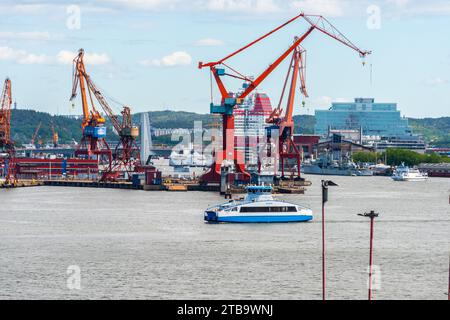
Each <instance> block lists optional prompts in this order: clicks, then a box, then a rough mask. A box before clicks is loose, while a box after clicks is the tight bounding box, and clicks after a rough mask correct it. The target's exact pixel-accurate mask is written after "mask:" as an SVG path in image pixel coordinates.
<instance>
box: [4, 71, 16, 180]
mask: <svg viewBox="0 0 450 320" xmlns="http://www.w3.org/2000/svg"><path fill="white" fill-rule="evenodd" d="M11 104H12V93H11V80H10V79H9V78H7V79H6V80H5V83H4V85H3V91H2V95H1V100H0V157H1V158H2V159H3V161H2V162H3V166H4V173H5V182H4V184H5V185H13V184H15V183H16V182H17V177H16V172H15V169H16V166H15V157H16V153H15V148H14V142H13V141H12V140H11Z"/></svg>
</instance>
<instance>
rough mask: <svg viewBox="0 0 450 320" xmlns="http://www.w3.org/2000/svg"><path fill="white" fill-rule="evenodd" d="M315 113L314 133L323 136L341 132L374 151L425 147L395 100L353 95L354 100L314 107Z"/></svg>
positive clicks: (349, 138) (422, 150) (423, 150)
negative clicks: (384, 101)
mask: <svg viewBox="0 0 450 320" xmlns="http://www.w3.org/2000/svg"><path fill="white" fill-rule="evenodd" d="M315 115H316V125H315V133H316V134H317V135H320V136H321V137H322V138H325V139H329V138H331V137H332V135H333V134H340V135H342V136H344V137H345V138H346V139H348V140H350V141H353V142H355V143H358V144H362V145H367V146H370V147H373V148H375V149H376V150H377V151H384V150H386V149H387V148H402V149H409V150H413V151H416V152H420V153H423V152H425V149H426V144H425V142H424V141H423V139H422V138H421V137H420V136H417V135H415V134H414V133H413V130H412V129H411V127H410V126H409V123H408V119H407V118H405V117H402V116H401V113H400V111H399V110H398V109H397V104H396V103H376V102H375V99H373V98H356V99H355V101H354V102H335V103H332V105H331V108H330V109H329V110H316V112H315Z"/></svg>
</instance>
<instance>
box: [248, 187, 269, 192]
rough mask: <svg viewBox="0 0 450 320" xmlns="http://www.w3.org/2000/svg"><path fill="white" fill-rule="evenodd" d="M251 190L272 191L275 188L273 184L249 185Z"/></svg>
mask: <svg viewBox="0 0 450 320" xmlns="http://www.w3.org/2000/svg"><path fill="white" fill-rule="evenodd" d="M247 190H249V191H266V192H268V191H272V190H273V188H272V187H271V186H249V187H247Z"/></svg>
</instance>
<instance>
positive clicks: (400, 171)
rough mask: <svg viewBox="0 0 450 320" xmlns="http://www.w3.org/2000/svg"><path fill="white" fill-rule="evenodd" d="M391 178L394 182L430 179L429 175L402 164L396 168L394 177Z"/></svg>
mask: <svg viewBox="0 0 450 320" xmlns="http://www.w3.org/2000/svg"><path fill="white" fill-rule="evenodd" d="M391 178H392V180H394V181H425V180H427V179H428V174H427V173H422V172H420V171H419V170H418V169H412V168H410V167H407V166H405V165H404V164H402V165H401V166H398V167H396V168H395V171H394V175H393V176H392V177H391Z"/></svg>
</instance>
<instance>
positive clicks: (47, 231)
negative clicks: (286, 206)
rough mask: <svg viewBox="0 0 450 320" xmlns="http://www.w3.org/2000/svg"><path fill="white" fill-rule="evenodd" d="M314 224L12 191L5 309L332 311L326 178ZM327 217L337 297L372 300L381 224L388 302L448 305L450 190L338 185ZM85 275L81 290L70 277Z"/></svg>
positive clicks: (203, 203)
mask: <svg viewBox="0 0 450 320" xmlns="http://www.w3.org/2000/svg"><path fill="white" fill-rule="evenodd" d="M308 178H309V179H311V180H312V181H313V186H312V187H310V188H309V190H308V191H307V194H306V195H304V196H299V195H295V196H283V197H282V198H284V199H287V200H291V201H296V202H299V203H305V204H309V205H310V206H311V207H312V208H313V209H314V210H315V213H316V219H315V220H314V222H312V223H306V224H287V225H285V224H281V225H225V224H221V225H208V224H204V223H203V221H202V219H203V210H204V209H205V208H206V207H207V206H208V205H211V204H215V203H217V202H219V201H222V199H221V198H220V197H219V196H218V195H216V194H214V193H160V192H138V191H122V190H107V189H104V190H98V189H77V188H57V187H39V188H30V189H16V190H0V252H1V255H0V298H2V299H12V298H19V299H22V298H26V299H40V298H44V299H55V298H62V299H80V298H81V299H97V298H98V299H111V298H114V299H130V298H131V299H134V298H137V299H191V298H192V299H202V298H205V299H224V298H234V299H320V298H321V240H320V239H321V237H320V235H321V224H320V211H319V210H320V178H319V177H316V176H309V177H308ZM333 180H334V181H335V182H337V183H338V184H339V185H340V187H338V188H333V189H330V202H329V204H328V207H327V216H328V224H327V239H328V246H327V248H328V296H329V298H330V299H366V297H367V284H366V281H367V273H366V271H367V265H368V245H369V242H368V236H369V221H368V220H366V219H365V218H362V217H358V216H357V213H362V212H364V211H368V210H370V209H375V210H377V211H379V212H381V217H380V218H379V219H378V220H377V222H376V225H375V252H374V263H375V264H376V265H378V266H379V267H380V269H381V288H380V290H378V291H376V292H375V298H376V299H446V296H445V295H444V293H445V292H446V290H447V281H448V255H449V233H450V215H449V213H450V210H449V208H450V206H449V203H448V202H449V199H448V197H449V190H450V180H448V179H447V180H446V179H431V180H430V181H427V182H425V183H395V182H392V181H390V180H389V179H388V178H383V177H376V178H375V177H374V178H360V177H333ZM71 265H77V266H79V267H80V269H81V290H69V289H68V288H67V284H66V281H67V277H68V275H67V273H66V272H67V268H68V266H71Z"/></svg>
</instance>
